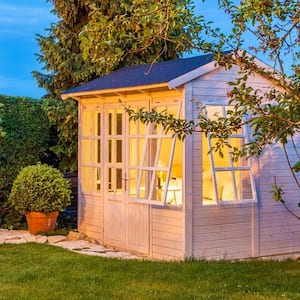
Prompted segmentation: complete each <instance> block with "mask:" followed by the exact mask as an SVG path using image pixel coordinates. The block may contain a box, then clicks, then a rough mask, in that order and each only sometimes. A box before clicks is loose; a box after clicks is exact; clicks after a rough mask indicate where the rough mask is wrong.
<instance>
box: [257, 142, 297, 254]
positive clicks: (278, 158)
mask: <svg viewBox="0 0 300 300" xmlns="http://www.w3.org/2000/svg"><path fill="white" fill-rule="evenodd" d="M295 142H296V145H297V147H298V151H299V150H300V137H299V136H298V137H296V138H295ZM286 149H287V152H288V153H289V154H290V155H289V157H290V159H291V165H293V164H294V163H295V162H296V161H297V159H298V157H297V155H296V154H295V151H294V147H293V146H292V144H291V143H289V144H288V145H287V147H286ZM258 172H259V174H260V175H259V176H258V180H257V182H258V190H259V194H258V196H259V200H260V203H261V205H260V211H259V215H260V236H259V238H260V243H259V244H260V255H261V256H267V255H277V254H286V253H293V252H300V222H299V220H297V219H296V218H294V217H293V216H291V215H290V214H289V213H288V212H287V211H286V209H285V208H284V207H283V205H282V204H281V203H278V202H275V201H274V200H273V199H272V194H271V193H270V190H271V188H272V185H273V184H274V182H275V179H276V182H277V185H278V186H281V187H282V189H283V190H284V191H285V194H284V195H283V198H284V200H285V202H286V204H287V206H288V207H289V208H290V209H291V210H292V211H293V212H294V213H295V214H297V215H300V210H299V208H298V207H297V203H298V202H300V189H299V187H298V186H297V185H296V182H295V181H294V179H293V177H292V174H291V170H290V169H289V166H288V163H287V160H286V158H285V155H284V152H283V149H282V148H281V147H279V146H278V145H276V146H270V147H268V148H267V149H266V150H265V151H264V152H263V154H262V155H261V157H260V160H259V168H258ZM297 175H298V180H300V174H297Z"/></svg>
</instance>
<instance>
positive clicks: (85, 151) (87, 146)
mask: <svg viewBox="0 0 300 300" xmlns="http://www.w3.org/2000/svg"><path fill="white" fill-rule="evenodd" d="M81 162H82V163H83V164H87V163H90V162H91V141H90V140H87V139H82V140H81Z"/></svg>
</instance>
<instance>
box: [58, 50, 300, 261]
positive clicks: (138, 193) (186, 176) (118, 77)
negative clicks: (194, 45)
mask: <svg viewBox="0 0 300 300" xmlns="http://www.w3.org/2000/svg"><path fill="white" fill-rule="evenodd" d="M237 74H238V68H237V67H234V68H232V69H230V70H225V69H224V68H222V67H218V66H216V65H215V62H214V61H213V59H212V56H211V55H203V56H197V57H192V58H184V59H178V60H172V61H166V62H159V63H156V64H153V65H142V66H131V67H125V68H122V69H119V70H117V71H115V72H112V73H111V74H109V75H107V76H104V77H101V78H98V79H95V80H93V81H90V82H88V83H85V84H82V85H80V86H78V87H75V88H73V89H70V90H68V91H66V92H65V93H63V94H62V98H63V99H67V98H69V97H71V98H73V99H75V100H76V101H78V105H79V158H78V159H79V165H78V168H79V171H78V176H79V178H78V182H79V192H78V230H79V231H80V232H82V233H84V234H86V235H87V236H89V237H91V238H93V239H95V240H97V241H99V243H101V244H103V245H107V246H111V247H115V248H118V249H123V250H126V251H130V252H135V253H139V254H140V255H144V256H146V257H152V258H157V259H184V258H191V257H193V258H206V259H238V258H250V257H260V256H268V255H278V254H288V253H289V254H290V253H295V252H300V221H298V220H296V219H295V218H293V217H291V216H290V214H288V212H287V211H286V210H285V208H284V207H283V206H282V205H281V204H280V203H277V202H274V201H273V200H272V194H271V193H270V190H271V187H272V184H273V182H274V176H276V181H277V183H278V184H279V185H284V186H285V187H286V188H287V192H286V194H285V199H286V200H287V201H288V202H289V205H290V207H291V209H292V210H294V211H295V212H296V210H297V202H298V201H299V196H300V192H299V188H298V186H297V185H296V183H295V182H294V180H293V178H292V173H291V171H290V169H289V165H288V162H287V161H286V159H285V157H284V155H283V150H282V149H281V147H280V146H279V145H277V144H274V145H270V146H269V147H268V148H267V149H266V150H265V151H264V152H263V153H262V155H261V156H260V157H259V158H254V159H251V160H245V159H239V161H238V162H235V163H232V160H231V157H230V155H229V153H228V154H226V155H224V158H222V159H221V158H220V157H219V156H217V155H214V154H208V151H209V149H210V148H211V147H212V146H213V145H212V144H213V141H212V140H210V139H208V138H207V137H206V136H205V135H204V134H201V133H194V134H193V135H191V136H188V137H187V138H186V139H185V140H184V142H181V141H179V140H176V139H175V138H174V137H173V136H172V133H165V132H164V131H163V130H162V128H161V127H160V126H155V125H153V124H149V125H147V126H146V125H143V124H142V123H141V122H139V121H136V122H134V121H129V117H128V115H127V113H126V112H125V110H124V106H127V107H129V106H130V107H131V108H132V109H133V110H139V109H140V108H145V109H147V110H151V109H155V110H157V111H160V112H162V111H167V112H169V113H172V114H173V115H174V116H176V117H180V118H186V119H188V120H190V119H197V115H198V111H199V108H200V107H205V111H206V113H207V114H208V115H211V116H213V115H214V114H215V113H216V112H218V113H219V115H223V116H226V110H227V109H228V105H227V104H228V98H227V94H228V92H229V91H230V90H231V87H230V86H229V85H228V82H229V81H234V80H235V78H236V77H237ZM249 83H250V84H251V85H253V86H255V87H258V88H260V89H261V90H264V89H268V88H270V87H271V83H270V82H268V81H266V80H265V79H263V78H262V77H260V76H258V75H253V76H252V77H251V78H249ZM247 137H248V133H247V130H246V128H245V129H244V130H241V131H240V132H237V134H235V135H233V136H231V142H232V143H234V145H235V146H236V147H240V145H241V144H242V143H243V142H245V141H246V140H247ZM295 140H296V142H297V143H298V144H297V147H298V148H299V143H300V140H299V137H296V139H295ZM287 149H288V151H290V152H291V153H290V154H292V152H293V151H294V148H293V147H292V146H290V147H289V145H288V147H287ZM292 155H293V154H292ZM294 159H295V161H296V159H297V157H296V154H295V155H294Z"/></svg>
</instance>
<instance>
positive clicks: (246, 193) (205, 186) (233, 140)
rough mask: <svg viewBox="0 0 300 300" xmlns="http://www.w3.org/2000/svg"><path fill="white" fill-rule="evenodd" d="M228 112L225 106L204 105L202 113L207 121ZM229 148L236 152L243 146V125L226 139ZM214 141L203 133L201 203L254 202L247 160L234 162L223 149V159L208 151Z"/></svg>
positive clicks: (228, 152)
mask: <svg viewBox="0 0 300 300" xmlns="http://www.w3.org/2000/svg"><path fill="white" fill-rule="evenodd" d="M228 109H230V107H229V106H226V105H213V104H209V105H205V108H204V111H205V113H206V116H207V117H209V118H210V119H213V118H217V117H226V113H227V111H228ZM228 142H229V144H230V145H231V146H232V147H236V148H238V149H240V148H241V147H242V145H243V144H245V143H247V131H246V127H245V126H244V127H243V128H242V129H241V130H240V131H239V132H235V133H234V134H232V135H231V136H230V138H229V141H228ZM216 143H217V140H216V139H215V138H212V137H211V136H210V135H209V134H208V135H207V136H206V135H205V134H203V143H202V144H203V150H202V151H203V152H202V157H203V159H202V163H203V174H202V191H203V204H204V205H209V204H221V203H240V202H249V201H255V200H256V192H255V186H254V180H253V174H252V170H251V164H250V159H248V160H247V159H245V158H243V157H241V158H239V159H238V160H234V159H233V156H232V153H231V152H230V148H228V147H226V148H224V150H223V155H224V156H223V157H220V155H219V154H218V153H217V152H214V151H211V150H212V149H213V147H214V146H215V144H216ZM209 152H210V153H209Z"/></svg>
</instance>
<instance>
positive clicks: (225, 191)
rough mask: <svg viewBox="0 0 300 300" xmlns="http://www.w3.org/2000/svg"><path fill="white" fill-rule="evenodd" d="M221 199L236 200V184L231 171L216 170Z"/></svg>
mask: <svg viewBox="0 0 300 300" xmlns="http://www.w3.org/2000/svg"><path fill="white" fill-rule="evenodd" d="M216 178H217V189H218V194H219V200H222V201H234V200H235V193H234V184H233V177H232V172H231V171H226V172H216Z"/></svg>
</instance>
